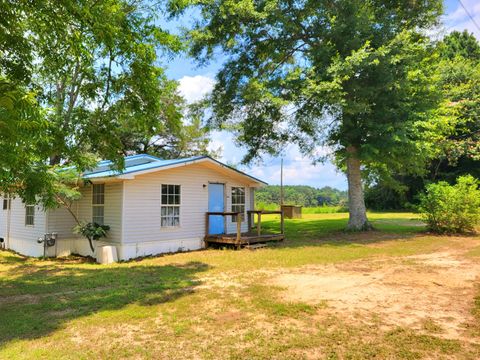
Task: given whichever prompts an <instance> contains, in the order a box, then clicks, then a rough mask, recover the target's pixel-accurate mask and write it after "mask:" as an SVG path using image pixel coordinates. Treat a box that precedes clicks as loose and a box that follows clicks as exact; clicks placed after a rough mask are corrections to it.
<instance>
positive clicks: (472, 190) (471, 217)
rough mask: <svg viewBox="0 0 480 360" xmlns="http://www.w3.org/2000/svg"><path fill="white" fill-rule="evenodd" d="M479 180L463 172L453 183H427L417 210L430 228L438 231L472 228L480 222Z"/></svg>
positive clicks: (457, 231) (468, 229)
mask: <svg viewBox="0 0 480 360" xmlns="http://www.w3.org/2000/svg"><path fill="white" fill-rule="evenodd" d="M478 186H479V181H478V180H476V179H475V178H474V177H473V176H470V175H468V176H462V177H459V178H458V179H457V183H456V184H455V185H450V184H448V183H447V182H445V181H441V182H438V183H436V184H430V185H428V186H427V187H426V192H425V193H424V194H422V195H420V205H419V208H418V209H419V211H420V212H421V213H422V217H423V219H424V220H425V221H426V223H427V226H428V228H429V230H431V231H434V232H437V233H464V232H473V231H475V226H476V225H477V224H478V223H479V222H480V190H479V189H478Z"/></svg>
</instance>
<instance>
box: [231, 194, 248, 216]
mask: <svg viewBox="0 0 480 360" xmlns="http://www.w3.org/2000/svg"><path fill="white" fill-rule="evenodd" d="M232 212H239V213H242V214H243V215H242V219H245V188H244V187H232ZM232 221H233V222H237V216H236V215H233V216H232Z"/></svg>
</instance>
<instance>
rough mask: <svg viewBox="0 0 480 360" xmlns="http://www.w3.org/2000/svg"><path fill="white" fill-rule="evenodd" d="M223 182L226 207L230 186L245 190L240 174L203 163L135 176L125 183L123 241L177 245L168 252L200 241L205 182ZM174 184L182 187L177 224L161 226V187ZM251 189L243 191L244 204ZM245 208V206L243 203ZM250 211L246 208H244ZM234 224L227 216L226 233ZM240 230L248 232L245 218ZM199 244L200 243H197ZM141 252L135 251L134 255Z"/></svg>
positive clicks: (229, 203)
mask: <svg viewBox="0 0 480 360" xmlns="http://www.w3.org/2000/svg"><path fill="white" fill-rule="evenodd" d="M209 183H220V184H225V210H226V211H228V209H230V208H231V200H232V199H231V191H232V190H231V189H232V187H243V188H245V189H248V184H246V183H244V182H243V181H242V179H241V178H240V177H234V176H229V175H226V174H223V173H221V172H220V171H218V170H216V169H215V168H209V167H207V166H205V165H203V164H192V165H188V166H182V167H178V168H174V169H170V170H168V171H159V172H157V173H152V174H145V175H138V176H136V177H135V179H133V180H127V181H125V182H124V191H125V193H124V204H123V209H124V215H123V217H124V219H125V222H124V224H123V230H124V232H123V241H124V242H125V243H132V244H134V243H137V244H138V246H140V244H141V243H142V242H158V241H160V242H165V244H167V243H168V244H170V243H172V244H175V243H176V244H179V245H178V246H175V245H168V246H170V247H169V248H168V249H166V250H165V252H167V251H178V249H179V248H180V247H181V245H180V244H181V243H182V241H184V240H187V239H188V240H193V239H195V240H196V241H198V243H199V244H203V237H204V236H205V214H206V212H207V211H208V184H209ZM162 184H176V185H180V187H181V211H180V214H179V216H180V224H181V226H179V227H172V228H166V229H165V230H168V231H159V229H161V206H160V204H161V201H162V200H161V198H160V197H161V186H162ZM249 194H250V191H245V196H246V199H245V204H246V205H248V204H250V199H249V197H250V196H249ZM246 207H247V206H246ZM245 210H249V208H247V209H245ZM235 231H236V224H235V223H233V222H232V221H231V217H230V216H229V217H227V232H229V233H234V232H235ZM242 231H247V223H246V221H245V222H243V223H242ZM199 246H201V245H199ZM140 255H141V254H140V253H138V255H137V256H140Z"/></svg>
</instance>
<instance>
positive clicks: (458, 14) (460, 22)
mask: <svg viewBox="0 0 480 360" xmlns="http://www.w3.org/2000/svg"><path fill="white" fill-rule="evenodd" d="M462 2H463V4H464V5H465V7H466V8H467V9H468V13H469V14H470V15H471V16H472V17H473V19H474V20H475V22H476V23H477V24H478V25H479V26H480V2H478V0H462ZM443 23H444V25H445V27H446V28H447V30H448V31H449V32H450V31H453V30H458V31H463V30H465V29H466V30H467V31H469V32H471V33H473V34H474V35H475V36H476V37H477V39H479V40H480V30H479V29H478V28H477V26H475V24H474V22H473V21H472V19H471V18H470V17H469V15H468V14H467V12H466V11H465V9H464V8H463V6H462V5H461V4H460V3H457V5H456V7H455V9H454V10H453V11H451V12H450V13H449V14H447V15H446V16H445V17H444V20H443Z"/></svg>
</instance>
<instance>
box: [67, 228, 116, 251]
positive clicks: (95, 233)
mask: <svg viewBox="0 0 480 360" xmlns="http://www.w3.org/2000/svg"><path fill="white" fill-rule="evenodd" d="M108 230H110V226H108V225H100V224H97V223H91V222H88V223H80V224H78V225H77V226H75V227H74V228H73V231H74V232H75V233H76V234H80V235H83V236H85V237H86V238H87V239H88V242H89V244H90V249H91V250H92V252H93V251H95V247H94V246H93V242H92V240H99V239H101V238H102V237H106V236H107V232H108Z"/></svg>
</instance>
